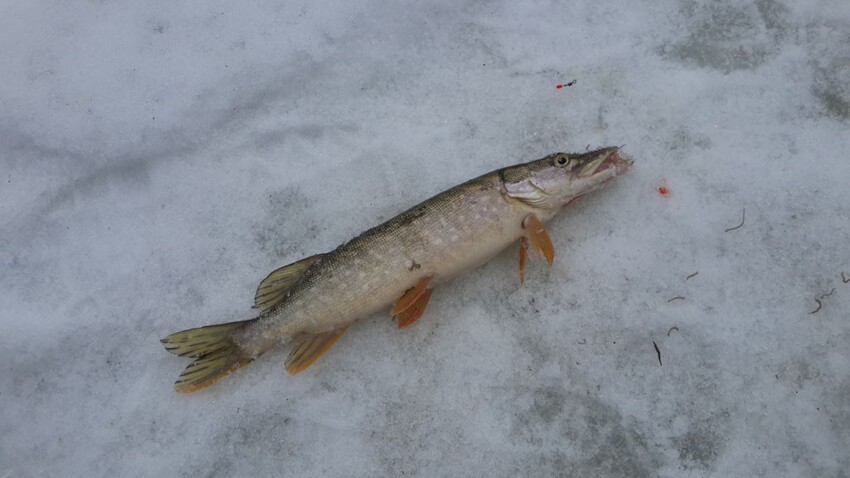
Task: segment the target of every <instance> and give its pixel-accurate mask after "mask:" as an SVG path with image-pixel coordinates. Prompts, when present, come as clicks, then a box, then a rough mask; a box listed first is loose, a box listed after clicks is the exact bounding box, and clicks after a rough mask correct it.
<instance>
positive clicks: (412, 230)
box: [161, 147, 633, 392]
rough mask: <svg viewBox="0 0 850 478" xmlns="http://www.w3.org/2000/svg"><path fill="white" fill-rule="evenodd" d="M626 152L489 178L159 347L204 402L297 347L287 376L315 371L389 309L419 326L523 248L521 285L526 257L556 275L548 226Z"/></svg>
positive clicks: (623, 160)
mask: <svg viewBox="0 0 850 478" xmlns="http://www.w3.org/2000/svg"><path fill="white" fill-rule="evenodd" d="M632 163H633V160H631V159H630V158H628V157H626V156H625V155H621V154H620V147H605V148H601V149H598V150H595V151H589V152H584V153H554V154H550V155H548V156H546V157H544V158H541V159H538V160H534V161H530V162H526V163H521V164H517V165H514V166H508V167H504V168H501V169H497V170H494V171H491V172H489V173H487V174H484V175H482V176H479V177H477V178H475V179H471V180H469V181H467V182H465V183H463V184H460V185H458V186H455V187H453V188H451V189H448V190H446V191H444V192H442V193H440V194H437V195H436V196H434V197H432V198H430V199H427V200H426V201H424V202H422V203H420V204H418V205H416V206H413V207H412V208H410V209H408V210H406V211H404V212H402V213H401V214H399V215H397V216H395V217H393V218H392V219H390V220H388V221H386V222H385V223H383V224H381V225H379V226H377V227H374V228H372V229H369V230H367V231H366V232H364V233H362V234H360V235H359V236H357V237H355V238H354V239H352V240H350V241H348V242H346V243H345V244H342V245H341V246H339V247H337V248H336V249H334V250H333V251H330V252H325V253H319V254H315V255H312V256H310V257H307V258H304V259H301V260H299V261H297V262H294V263H292V264H289V265H286V266H283V267H281V268H279V269H276V270H274V271H273V272H271V273H270V274H269V275H268V276H267V277H266V278H264V279H263V280H262V281H261V282H260V284H259V286H258V288H257V292H256V294H255V297H254V306H253V307H254V308H255V309H257V310H258V315H257V316H256V317H254V318H251V319H248V320H241V321H236V322H227V323H222V324H216V325H208V326H204V327H198V328H193V329H188V330H184V331H181V332H176V333H173V334H171V335H169V336H167V337H165V338H164V339H162V340H161V342H162V343H163V344H164V346H165V349H166V350H167V351H169V352H171V353H173V354H176V355H179V356H182V357H188V358H190V359H193V361H192V362H191V363H190V364H189V365H188V366H187V367H186V369H185V370H184V371H183V373H182V374H181V375H180V377H179V378H178V380H177V381H176V382H175V384H174V389H175V390H176V391H177V392H194V391H197V390H200V389H202V388H205V387H207V386H209V385H211V384H213V383H214V382H216V381H218V380H219V379H221V378H223V377H225V376H227V375H229V374H231V373H233V372H234V371H236V370H237V369H239V368H241V367H243V366H245V365H247V364H248V363H250V362H252V361H253V360H255V359H256V358H258V357H260V356H261V355H263V353H264V352H266V351H268V350H270V349H272V348H274V347H276V346H278V345H281V344H284V343H290V342H292V343H293V345H292V348H291V351H290V353H289V355H288V357H287V358H286V360H285V363H284V365H285V369H286V371H287V372H289V373H290V374H293V375H294V374H297V373H299V372H302V371H304V370H305V369H307V368H308V367H309V366H310V365H312V364H313V363H314V362H315V361H316V360H317V359H318V358H319V357H321V356H322V355H323V354H324V353H325V352H327V351H328V349H330V348H331V347H332V346H333V344H334V343H335V342H336V341H337V340H339V339H340V337H342V335H343V334H344V333H345V332H346V330H347V329H348V328H349V327H350V326H351V325H352V324H353V323H354V322H356V321H357V320H359V319H364V318H367V317H371V316H373V315H375V314H376V313H378V312H381V311H383V310H387V309H389V314H390V315H391V316H392V317H393V318H394V319H395V320H396V323H397V326H398V327H399V328H404V327H408V326H410V325H411V324H413V323H415V322H416V321H417V320H418V319H419V318H420V317H422V315H423V314H424V312H425V309H426V307H427V306H428V302H429V300H430V298H431V295H432V292H433V291H434V290H435V288H436V287H437V286H439V285H441V284H445V283H446V282H447V281H449V280H451V279H453V278H454V277H457V276H459V275H461V274H463V273H464V272H467V271H469V270H472V269H474V268H476V267H478V266H480V265H482V264H484V263H486V262H487V261H489V260H490V259H492V258H493V257H495V256H497V255H498V254H499V253H501V252H502V251H503V250H505V249H506V248H508V247H510V246H511V245H513V244H516V243H519V280H520V285H522V284H523V283H524V281H525V269H526V262H527V256H528V249H529V248H531V249H532V250H533V251H534V252H535V253H536V254H537V255H539V256H542V257H543V258H545V260H546V262H547V263H548V264H549V265H550V266H551V265H552V262H553V260H554V256H555V249H554V245H553V243H552V239H551V238H550V237H549V234H548V233H547V231H546V228H545V226H544V223H545V222H546V221H548V220H549V219H551V218H552V217H554V216H555V215H556V214H557V213H558V212H559V211H561V210H562V209H563V208H564V207H565V206H567V205H569V204H572V203H573V202H575V201H576V200H578V199H579V198H581V197H583V196H585V195H586V194H588V193H590V192H592V191H595V190H597V189H599V188H601V187H602V186H603V185H605V184H607V183H608V182H609V181H611V180H612V179H614V178H616V177H618V176H621V175H622V174H624V173H626V172H627V171H628V170H629V169H630V168H631V166H632Z"/></svg>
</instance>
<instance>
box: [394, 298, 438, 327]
mask: <svg viewBox="0 0 850 478" xmlns="http://www.w3.org/2000/svg"><path fill="white" fill-rule="evenodd" d="M432 292H434V289H425V292H423V293H422V295H420V296H419V298H417V299H416V302H414V303H413V304H411V305H410V307H408V308H407V309H405V310H404V311H403V312H399V313H398V315H396V318H397V319H398V328H400V329H402V328H404V327H407V326H408V325H410V324H412V323H414V322H416V321H417V320H418V319H419V317H422V314H424V313H425V307H427V306H428V300H430V299H431V293H432Z"/></svg>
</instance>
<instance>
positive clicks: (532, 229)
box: [522, 214, 555, 266]
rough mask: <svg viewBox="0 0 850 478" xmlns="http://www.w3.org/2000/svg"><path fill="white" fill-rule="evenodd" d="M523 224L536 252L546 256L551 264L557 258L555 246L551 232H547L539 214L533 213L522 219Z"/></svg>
mask: <svg viewBox="0 0 850 478" xmlns="http://www.w3.org/2000/svg"><path fill="white" fill-rule="evenodd" d="M522 226H523V227H524V228H525V230H526V234H527V235H528V240H529V242H531V247H532V248H533V249H534V252H536V253H537V254H540V255H542V256H543V257H545V258H546V262H548V263H549V265H550V266H551V265H552V261H553V260H554V259H555V246H553V245H552V239H550V238H549V234H547V233H546V228H545V227H543V223H542V222H540V219H538V218H537V216H535V215H534V214H532V215H530V216H528V217H526V218H525V220H524V221H522Z"/></svg>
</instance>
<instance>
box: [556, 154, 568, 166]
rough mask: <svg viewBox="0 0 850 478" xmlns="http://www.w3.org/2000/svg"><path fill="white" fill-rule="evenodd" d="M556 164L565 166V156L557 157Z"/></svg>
mask: <svg viewBox="0 0 850 478" xmlns="http://www.w3.org/2000/svg"><path fill="white" fill-rule="evenodd" d="M557 162H558V165H559V166H564V165H566V164H567V158H566V156H561V157H559V158H558V160H557Z"/></svg>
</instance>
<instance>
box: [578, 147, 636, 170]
mask: <svg viewBox="0 0 850 478" xmlns="http://www.w3.org/2000/svg"><path fill="white" fill-rule="evenodd" d="M600 153H601V154H600V155H599V157H598V158H596V159H594V160H593V161H591V162H590V163H589V164H587V165H586V166H585V167H584V168H582V170H581V172H579V177H589V176H596V175H597V174H599V173H601V172H603V171H606V170H609V169H611V170H612V172H613V173H614V174H613V175H614V176H619V175H621V174H623V173H625V172H626V171H628V169H629V168H630V167H631V165H632V163H634V160H632V159H630V158H628V157H625V156H622V155H620V148H619V147H616V146H615V147H611V148H606V149H604V150H602V151H601V152H600Z"/></svg>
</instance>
